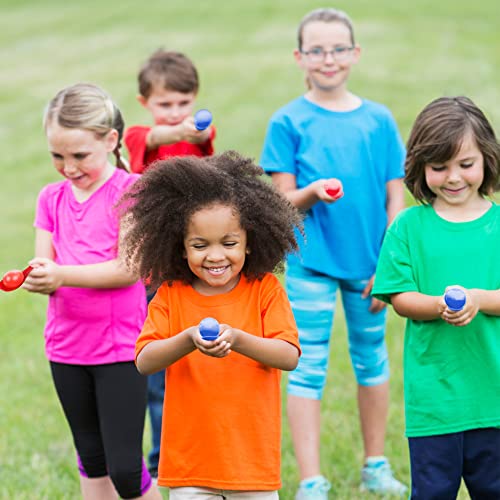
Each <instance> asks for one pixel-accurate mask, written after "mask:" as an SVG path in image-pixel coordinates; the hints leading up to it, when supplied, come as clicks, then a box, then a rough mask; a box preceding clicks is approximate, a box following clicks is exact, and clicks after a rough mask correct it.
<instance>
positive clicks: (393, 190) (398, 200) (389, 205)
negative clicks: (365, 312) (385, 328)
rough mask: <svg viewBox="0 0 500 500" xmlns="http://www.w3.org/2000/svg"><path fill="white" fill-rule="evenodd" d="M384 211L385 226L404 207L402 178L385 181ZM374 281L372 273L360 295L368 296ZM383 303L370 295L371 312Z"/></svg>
mask: <svg viewBox="0 0 500 500" xmlns="http://www.w3.org/2000/svg"><path fill="white" fill-rule="evenodd" d="M386 192H387V194H386V208H385V209H386V213H387V226H389V225H390V224H391V222H392V221H393V220H394V218H395V217H396V215H397V214H398V212H400V211H401V210H403V208H405V195H404V184H403V179H393V180H392V181H389V182H387V183H386ZM374 281H375V275H373V276H372V277H371V278H370V280H369V281H368V284H367V285H366V287H365V289H364V290H363V293H362V294H361V296H362V297H363V298H366V297H368V296H369V295H370V294H371V292H372V288H373V283H374ZM385 306H386V305H385V303H384V302H382V301H381V300H378V299H376V298H375V297H372V303H371V305H370V311H371V312H372V313H378V312H380V311H382V310H383V309H384V308H385Z"/></svg>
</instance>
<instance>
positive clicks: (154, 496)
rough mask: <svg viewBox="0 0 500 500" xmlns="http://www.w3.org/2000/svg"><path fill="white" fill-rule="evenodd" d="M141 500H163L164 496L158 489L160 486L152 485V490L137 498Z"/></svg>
mask: <svg viewBox="0 0 500 500" xmlns="http://www.w3.org/2000/svg"><path fill="white" fill-rule="evenodd" d="M137 498H138V499H140V500H162V499H163V496H162V494H161V493H160V490H159V489H158V486H156V484H152V485H151V488H149V490H148V491H146V493H144V495H142V496H140V497H137Z"/></svg>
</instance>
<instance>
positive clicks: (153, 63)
mask: <svg viewBox="0 0 500 500" xmlns="http://www.w3.org/2000/svg"><path fill="white" fill-rule="evenodd" d="M137 79H138V82H139V93H140V94H141V95H142V96H143V97H145V98H146V99H147V98H148V97H149V96H150V95H151V92H152V91H153V87H154V86H155V85H158V86H160V87H161V88H163V89H166V90H173V91H176V92H181V93H183V94H187V93H190V92H193V93H195V94H196V93H197V92H198V87H199V82H198V72H197V71H196V68H195V66H194V64H193V63H192V61H191V60H190V59H189V58H188V57H186V56H185V55H184V54H181V53H180V52H173V51H166V50H163V49H159V50H157V51H156V52H154V53H153V54H152V55H151V56H150V57H149V59H148V60H147V61H146V62H145V63H144V64H143V66H142V67H141V69H140V71H139V75H138V77H137Z"/></svg>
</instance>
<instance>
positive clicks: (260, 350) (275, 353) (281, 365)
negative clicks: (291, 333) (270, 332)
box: [206, 325, 299, 371]
mask: <svg viewBox="0 0 500 500" xmlns="http://www.w3.org/2000/svg"><path fill="white" fill-rule="evenodd" d="M220 328H221V330H220V335H219V337H218V338H217V339H216V340H214V341H213V342H212V343H211V344H212V345H214V346H217V345H220V347H221V348H222V347H224V344H225V346H227V347H226V349H229V348H230V349H231V350H233V351H234V352H237V353H239V354H243V356H247V357H249V358H251V359H253V360H255V361H258V362H259V363H262V364H263V365H266V366H270V367H272V368H278V369H279V370H286V371H290V370H294V369H295V368H296V367H297V363H298V362H299V351H298V349H297V348H296V347H295V346H294V345H292V344H290V343H289V342H287V341H286V340H281V339H273V338H262V337H257V336H256V335H251V334H250V333H247V332H244V331H243V330H239V329H237V328H231V327H230V326H229V325H220ZM229 352H230V351H227V353H229ZM206 354H211V353H210V350H208V352H206Z"/></svg>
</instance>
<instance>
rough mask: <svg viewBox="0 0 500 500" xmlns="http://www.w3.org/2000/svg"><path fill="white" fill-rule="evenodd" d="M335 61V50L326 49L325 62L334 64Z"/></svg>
mask: <svg viewBox="0 0 500 500" xmlns="http://www.w3.org/2000/svg"><path fill="white" fill-rule="evenodd" d="M334 62H335V56H334V55H333V51H331V50H327V51H325V63H327V64H332V63H334Z"/></svg>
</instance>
